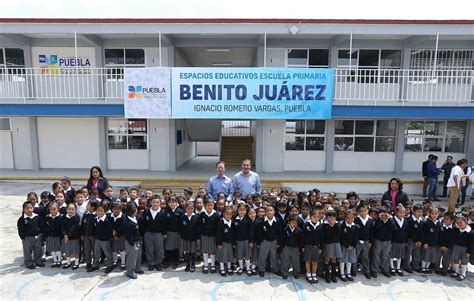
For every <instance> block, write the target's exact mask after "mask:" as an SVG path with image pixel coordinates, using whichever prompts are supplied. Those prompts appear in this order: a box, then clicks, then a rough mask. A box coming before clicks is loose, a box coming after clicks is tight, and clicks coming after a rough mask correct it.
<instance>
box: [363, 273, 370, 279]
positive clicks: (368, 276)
mask: <svg viewBox="0 0 474 301" xmlns="http://www.w3.org/2000/svg"><path fill="white" fill-rule="evenodd" d="M364 275H365V278H367V279H371V278H372V275H370V273H365V274H364Z"/></svg>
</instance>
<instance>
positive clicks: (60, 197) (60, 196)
mask: <svg viewBox="0 0 474 301" xmlns="http://www.w3.org/2000/svg"><path fill="white" fill-rule="evenodd" d="M54 200H55V201H56V202H57V203H58V206H59V213H61V215H63V216H66V214H67V204H66V199H65V195H64V193H63V192H62V191H58V192H56V195H55V196H54Z"/></svg>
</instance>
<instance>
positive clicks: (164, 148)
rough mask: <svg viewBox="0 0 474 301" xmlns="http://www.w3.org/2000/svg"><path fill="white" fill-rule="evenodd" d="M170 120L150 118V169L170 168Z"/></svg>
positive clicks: (161, 169) (164, 169)
mask: <svg viewBox="0 0 474 301" xmlns="http://www.w3.org/2000/svg"><path fill="white" fill-rule="evenodd" d="M169 131H170V129H169V120H168V119H149V120H148V138H149V140H148V141H149V148H150V169H151V170H156V171H168V170H169V167H170V166H169V160H170V156H169V135H170V134H169Z"/></svg>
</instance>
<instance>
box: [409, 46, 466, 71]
mask: <svg viewBox="0 0 474 301" xmlns="http://www.w3.org/2000/svg"><path fill="white" fill-rule="evenodd" d="M434 60H435V50H434V49H412V50H411V53H410V68H411V69H433V66H434ZM473 67H474V50H472V49H443V50H438V53H437V54H436V69H437V70H448V69H450V70H471V69H472V68H473Z"/></svg>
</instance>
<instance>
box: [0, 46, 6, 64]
mask: <svg viewBox="0 0 474 301" xmlns="http://www.w3.org/2000/svg"><path fill="white" fill-rule="evenodd" d="M3 64H5V61H4V60H3V49H2V48H0V65H3ZM0 67H1V66H0Z"/></svg>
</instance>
